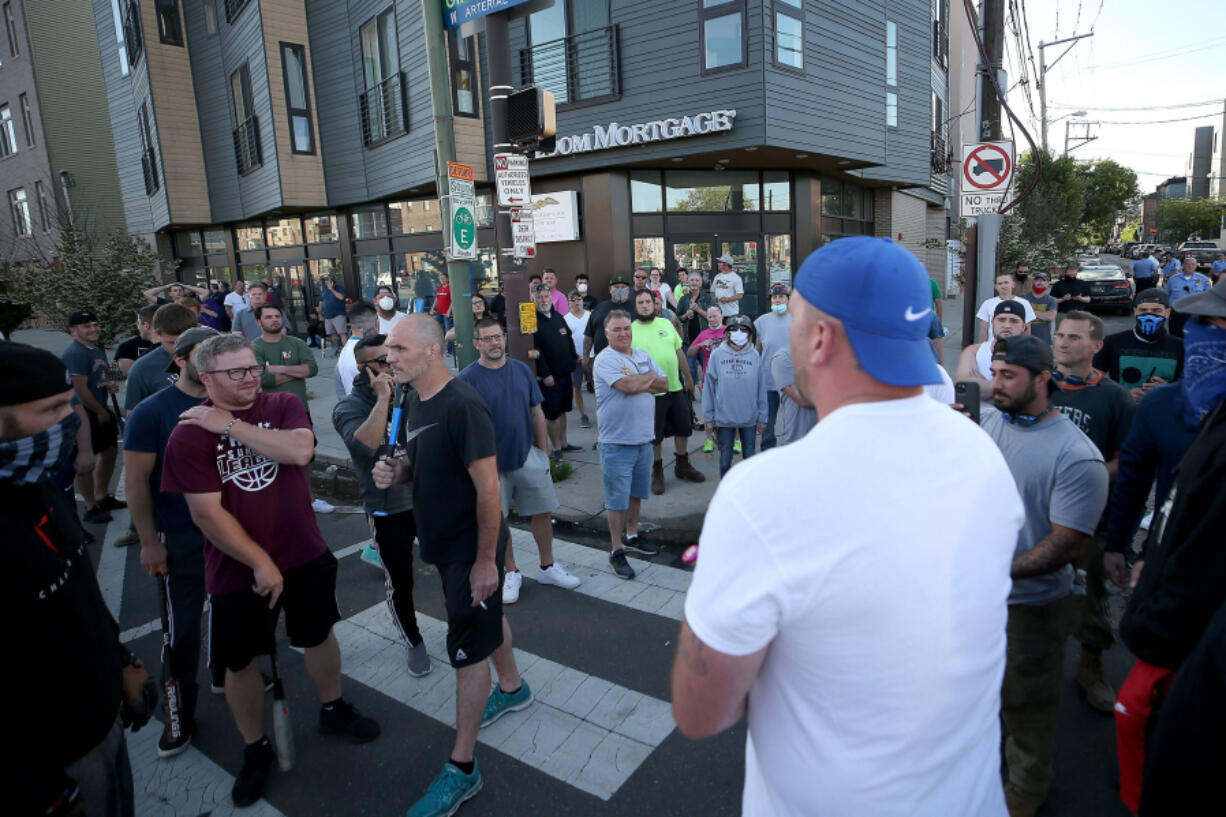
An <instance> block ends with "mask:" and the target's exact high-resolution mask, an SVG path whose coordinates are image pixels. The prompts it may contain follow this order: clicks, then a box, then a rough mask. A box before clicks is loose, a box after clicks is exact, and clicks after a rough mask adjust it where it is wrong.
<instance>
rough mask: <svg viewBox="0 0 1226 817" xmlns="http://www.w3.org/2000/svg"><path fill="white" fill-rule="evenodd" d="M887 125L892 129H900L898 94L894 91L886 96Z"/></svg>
mask: <svg viewBox="0 0 1226 817" xmlns="http://www.w3.org/2000/svg"><path fill="white" fill-rule="evenodd" d="M885 124H886V127H890V128H897V127H898V94H896V93H894V92H893V91H888V92H887V93H886V95H885Z"/></svg>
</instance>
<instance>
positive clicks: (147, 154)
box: [136, 102, 162, 196]
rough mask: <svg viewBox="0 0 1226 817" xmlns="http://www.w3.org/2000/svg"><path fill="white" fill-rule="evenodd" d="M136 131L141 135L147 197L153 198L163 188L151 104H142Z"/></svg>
mask: <svg viewBox="0 0 1226 817" xmlns="http://www.w3.org/2000/svg"><path fill="white" fill-rule="evenodd" d="M136 129H137V131H138V132H139V133H140V166H141V172H142V173H143V174H144V177H145V195H146V196H152V195H153V194H154V193H156V192H157V191H158V189H159V188H161V186H162V184H161V180H160V178H159V177H158V163H157V154H156V153H155V152H154V150H153V129H152V128H151V127H150V123H149V103H148V102H142V103H141V104H140V110H139V111H137V115H136Z"/></svg>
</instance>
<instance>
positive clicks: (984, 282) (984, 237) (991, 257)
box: [972, 213, 1004, 323]
mask: <svg viewBox="0 0 1226 817" xmlns="http://www.w3.org/2000/svg"><path fill="white" fill-rule="evenodd" d="M1003 220H1004V216H1002V215H1001V214H1000V213H984V214H983V215H982V216H980V217H979V223H978V224H977V225H976V226H977V227H978V228H979V236H978V238H979V246H978V247H977V250H978V253H977V256H978V257H977V258H976V262H977V263H976V269H977V271H978V273H979V274H978V276H977V280H978V281H979V291H980V292H982V293H984V294H985V296H986V297H991V296H990V295H987V293H989V292H992V293H995V292H996V246H997V244H998V243H999V242H1000V224H1001V221H1003ZM972 323H973V321H972Z"/></svg>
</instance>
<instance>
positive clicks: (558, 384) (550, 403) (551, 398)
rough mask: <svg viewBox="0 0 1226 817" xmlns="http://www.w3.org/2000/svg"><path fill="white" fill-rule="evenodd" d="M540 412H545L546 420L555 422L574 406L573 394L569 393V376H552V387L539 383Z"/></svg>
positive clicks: (542, 382) (543, 382)
mask: <svg viewBox="0 0 1226 817" xmlns="http://www.w3.org/2000/svg"><path fill="white" fill-rule="evenodd" d="M541 397H542V398H544V399H543V400H542V402H541V411H543V412H545V419H546V420H556V419H558V418H559V417H561V416H562V415H563V414H565V413H566V412H568V411H570V410H571V409H572V408H574V406H575V394H574V392H573V391H571V379H570V375H569V374H564V375H561V376H558V375H554V377H553V385H552V386H546V385H545V381H544V380H542V381H541Z"/></svg>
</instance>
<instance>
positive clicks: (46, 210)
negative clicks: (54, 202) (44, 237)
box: [34, 182, 52, 233]
mask: <svg viewBox="0 0 1226 817" xmlns="http://www.w3.org/2000/svg"><path fill="white" fill-rule="evenodd" d="M34 195H35V196H36V197H37V198H38V217H39V221H41V222H42V228H43V232H44V233H49V232H51V224H52V221H51V202H50V201H49V200H48V199H47V186H46V185H44V184H43V183H42V182H34Z"/></svg>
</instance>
